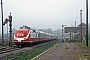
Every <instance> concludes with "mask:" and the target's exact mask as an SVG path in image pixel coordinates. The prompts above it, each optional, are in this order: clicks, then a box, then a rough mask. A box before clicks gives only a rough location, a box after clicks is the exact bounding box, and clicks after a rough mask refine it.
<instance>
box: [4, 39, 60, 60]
mask: <svg viewBox="0 0 90 60" xmlns="http://www.w3.org/2000/svg"><path fill="white" fill-rule="evenodd" d="M58 42H60V40H56V41H51V42H49V43H47V44H45V45H42V46H39V47H36V48H33V49H31V50H27V51H25V52H22V51H20V52H19V53H16V54H15V55H14V56H8V57H6V58H5V59H4V60H31V59H32V58H34V57H36V56H37V55H39V54H41V53H43V52H44V51H46V50H48V49H49V48H51V47H53V46H54V45H55V44H57V43H58Z"/></svg>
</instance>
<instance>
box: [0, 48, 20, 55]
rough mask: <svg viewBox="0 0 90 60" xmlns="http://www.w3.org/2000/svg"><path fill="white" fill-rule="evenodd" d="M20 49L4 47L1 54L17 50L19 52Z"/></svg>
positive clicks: (0, 49)
mask: <svg viewBox="0 0 90 60" xmlns="http://www.w3.org/2000/svg"><path fill="white" fill-rule="evenodd" d="M19 49H20V48H16V47H8V48H7V47H2V48H0V54H3V53H8V52H11V51H15V50H19Z"/></svg>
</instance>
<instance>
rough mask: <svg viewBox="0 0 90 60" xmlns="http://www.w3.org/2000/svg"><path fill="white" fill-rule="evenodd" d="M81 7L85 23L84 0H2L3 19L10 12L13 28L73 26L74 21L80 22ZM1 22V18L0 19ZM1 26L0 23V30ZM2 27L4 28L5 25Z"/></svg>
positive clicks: (54, 28) (59, 27)
mask: <svg viewBox="0 0 90 60" xmlns="http://www.w3.org/2000/svg"><path fill="white" fill-rule="evenodd" d="M88 1H89V0H88ZM0 8H1V7H0ZM81 9H82V14H83V15H82V21H83V22H84V23H86V18H85V17H86V15H85V14H86V13H85V12H86V10H85V9H86V0H3V10H4V19H5V18H7V17H8V15H9V13H10V12H11V13H12V17H13V28H15V29H18V28H19V27H20V26H22V25H27V26H30V27H31V28H37V29H42V28H51V29H53V30H56V29H61V25H62V24H65V25H66V26H75V21H77V25H78V24H80V10H81ZM89 10H90V1H89ZM0 12H1V9H0ZM89 16H90V11H89ZM0 18H1V15H0ZM89 20H90V17H89ZM1 22H2V20H0V23H1ZM1 27H2V26H1V24H0V31H1ZM4 29H5V30H6V26H5V27H4Z"/></svg>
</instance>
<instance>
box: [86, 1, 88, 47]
mask: <svg viewBox="0 0 90 60" xmlns="http://www.w3.org/2000/svg"><path fill="white" fill-rule="evenodd" d="M86 46H88V0H86Z"/></svg>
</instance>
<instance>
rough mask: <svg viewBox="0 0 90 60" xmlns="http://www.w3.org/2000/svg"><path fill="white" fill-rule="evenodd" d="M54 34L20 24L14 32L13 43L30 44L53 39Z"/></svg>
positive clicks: (18, 44) (54, 37)
mask: <svg viewBox="0 0 90 60" xmlns="http://www.w3.org/2000/svg"><path fill="white" fill-rule="evenodd" d="M55 39H56V36H55V35H53V34H49V33H45V32H42V31H35V30H33V29H31V28H30V27H28V26H22V27H20V29H18V30H16V32H15V34H14V43H15V45H17V46H20V45H21V46H24V45H27V46H29V45H31V44H33V43H39V42H44V41H50V40H55Z"/></svg>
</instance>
